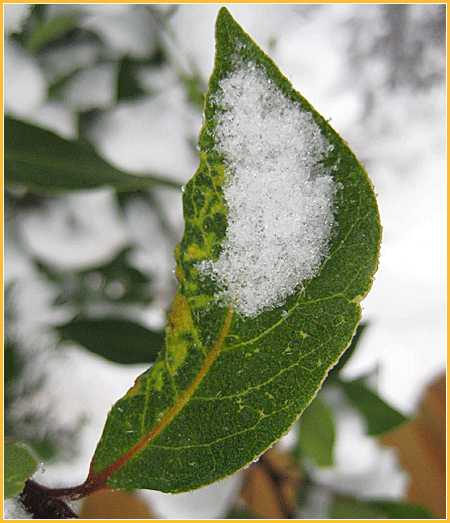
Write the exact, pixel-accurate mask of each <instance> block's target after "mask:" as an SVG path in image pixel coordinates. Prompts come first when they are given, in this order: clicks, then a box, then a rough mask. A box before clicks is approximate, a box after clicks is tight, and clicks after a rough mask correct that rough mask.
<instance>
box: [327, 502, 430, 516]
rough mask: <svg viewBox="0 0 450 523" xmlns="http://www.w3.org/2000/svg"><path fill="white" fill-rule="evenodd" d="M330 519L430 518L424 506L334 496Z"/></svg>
mask: <svg viewBox="0 0 450 523" xmlns="http://www.w3.org/2000/svg"><path fill="white" fill-rule="evenodd" d="M329 518H330V519H431V518H432V516H431V514H430V513H429V512H428V511H427V510H426V509H424V508H422V507H419V506H418V505H414V504H412V503H406V502H404V501H390V500H389V501H361V500H357V499H354V498H334V499H333V502H332V505H331V507H330V512H329Z"/></svg>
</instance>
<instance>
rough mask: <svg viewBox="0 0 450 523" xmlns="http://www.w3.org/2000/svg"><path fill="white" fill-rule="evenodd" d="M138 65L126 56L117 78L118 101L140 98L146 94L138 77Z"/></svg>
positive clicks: (121, 63) (121, 62)
mask: <svg viewBox="0 0 450 523" xmlns="http://www.w3.org/2000/svg"><path fill="white" fill-rule="evenodd" d="M137 67H138V64H137V63H136V62H135V61H133V60H131V58H129V57H128V56H124V57H123V58H122V60H121V61H120V63H119V73H118V76H117V100H130V99H133V98H138V97H140V96H142V95H144V94H146V93H145V91H144V89H142V87H141V86H140V84H139V81H138V77H137Z"/></svg>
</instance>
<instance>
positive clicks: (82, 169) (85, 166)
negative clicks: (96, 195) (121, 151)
mask: <svg viewBox="0 0 450 523" xmlns="http://www.w3.org/2000/svg"><path fill="white" fill-rule="evenodd" d="M4 133H5V134H4V155H5V165H4V168H5V181H6V183H10V184H13V185H24V186H26V187H28V188H30V189H32V190H35V191H37V192H40V191H52V192H53V191H62V190H70V189H93V188H96V187H102V186H106V185H110V186H112V187H115V188H116V189H119V190H126V189H138V188H145V187H151V186H155V185H162V186H167V187H175V188H178V187H180V186H179V184H177V183H176V182H173V181H170V180H165V179H162V178H158V177H154V176H137V175H133V174H128V173H125V172H123V171H120V170H118V169H116V168H114V167H113V166H111V165H110V164H109V163H108V162H106V161H105V160H103V159H102V158H100V156H98V154H97V153H96V152H95V151H94V150H93V149H92V148H90V147H88V146H87V145H86V144H84V143H82V142H77V141H71V140H66V139H64V138H61V137H60V136H57V135H56V134H54V133H52V132H51V131H46V130H44V129H41V128H40V127H36V126H34V125H31V124H28V123H25V122H22V121H20V120H16V119H14V118H10V117H8V116H7V117H5V119H4Z"/></svg>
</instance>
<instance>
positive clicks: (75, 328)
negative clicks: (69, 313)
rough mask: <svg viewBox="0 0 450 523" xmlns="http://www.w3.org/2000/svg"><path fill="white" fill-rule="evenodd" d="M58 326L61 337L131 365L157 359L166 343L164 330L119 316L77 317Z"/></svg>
mask: <svg viewBox="0 0 450 523" xmlns="http://www.w3.org/2000/svg"><path fill="white" fill-rule="evenodd" d="M55 329H56V330H57V331H58V332H59V334H60V335H61V340H62V341H67V340H69V341H76V342H77V343H79V344H80V345H82V346H83V347H85V348H86V349H87V350H90V351H91V352H94V353H95V354H98V355H99V356H103V357H104V358H106V359H108V360H110V361H114V362H115V363H122V364H129V365H131V364H136V363H152V362H154V361H155V360H156V357H157V355H158V352H159V350H160V349H161V347H162V346H163V344H164V332H158V331H153V330H150V329H147V328H146V327H144V326H142V325H139V324H138V323H135V322H133V321H130V320H125V319H120V318H102V319H89V318H76V319H74V320H72V321H70V322H69V323H66V324H65V325H59V326H57V327H55Z"/></svg>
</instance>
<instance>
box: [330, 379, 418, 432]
mask: <svg viewBox="0 0 450 523" xmlns="http://www.w3.org/2000/svg"><path fill="white" fill-rule="evenodd" d="M336 383H337V384H339V386H340V387H341V388H342V390H343V391H344V392H345V394H346V396H347V397H348V399H349V400H350V401H351V403H352V404H353V405H354V406H355V407H356V408H357V409H358V410H359V411H360V412H361V414H362V415H363V416H364V418H365V419H366V422H367V433H368V434H369V436H379V435H380V434H384V433H385V432H389V431H390V430H394V429H395V428H397V427H398V426H399V425H401V424H402V423H405V421H408V418H407V417H406V416H404V415H403V414H402V413H401V412H399V411H398V410H396V409H394V408H393V407H391V406H390V405H389V404H388V403H386V402H385V401H384V400H382V399H381V398H380V396H378V394H376V393H375V392H373V391H372V390H370V389H369V388H368V387H367V386H366V385H365V384H364V382H363V380H362V379H357V380H354V381H344V380H338V381H337V382H336Z"/></svg>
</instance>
